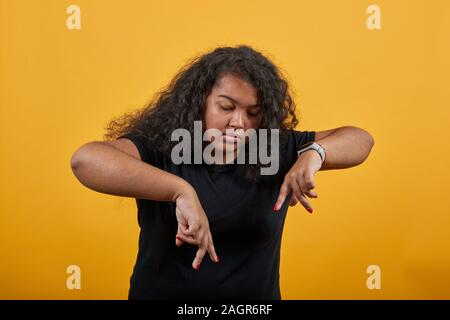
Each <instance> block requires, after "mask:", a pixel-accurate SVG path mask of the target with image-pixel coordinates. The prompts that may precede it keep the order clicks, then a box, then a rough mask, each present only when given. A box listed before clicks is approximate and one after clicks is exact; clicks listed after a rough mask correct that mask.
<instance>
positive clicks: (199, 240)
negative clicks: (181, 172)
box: [175, 186, 219, 270]
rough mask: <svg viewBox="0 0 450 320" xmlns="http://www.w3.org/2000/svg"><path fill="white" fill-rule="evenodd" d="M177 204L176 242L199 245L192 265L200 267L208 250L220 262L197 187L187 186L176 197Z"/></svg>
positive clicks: (212, 258)
mask: <svg viewBox="0 0 450 320" xmlns="http://www.w3.org/2000/svg"><path fill="white" fill-rule="evenodd" d="M175 204H176V209H175V212H176V216H177V221H178V230H177V234H176V239H175V244H176V245H177V246H181V245H182V244H183V243H184V242H187V243H189V244H192V245H196V246H198V250H197V254H196V255H195V259H194V261H193V262H192V267H193V268H194V269H196V270H198V269H199V268H200V264H201V262H202V259H203V257H204V256H205V253H206V251H208V253H209V257H210V258H211V260H212V261H214V262H219V257H218V256H217V254H216V251H215V249H214V244H213V240H212V235H211V231H210V230H209V222H208V217H207V216H206V213H205V211H204V210H203V208H202V205H201V204H200V200H199V199H198V196H197V193H196V192H195V189H194V188H192V187H191V186H189V187H185V188H184V189H183V191H181V192H180V193H179V194H178V196H177V197H176V200H175Z"/></svg>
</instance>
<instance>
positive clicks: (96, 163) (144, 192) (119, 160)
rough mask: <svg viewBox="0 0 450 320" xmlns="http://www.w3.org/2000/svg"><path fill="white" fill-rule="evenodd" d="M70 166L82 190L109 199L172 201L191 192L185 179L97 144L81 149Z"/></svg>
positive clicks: (92, 143)
mask: <svg viewBox="0 0 450 320" xmlns="http://www.w3.org/2000/svg"><path fill="white" fill-rule="evenodd" d="M71 165H72V170H73V172H74V174H75V176H76V177H77V178H78V180H79V181H80V182H81V183H82V184H83V185H84V186H86V187H87V188H90V189H92V190H95V191H98V192H101V193H107V194H111V195H117V196H124V197H133V198H139V199H148V200H156V201H175V199H176V197H177V196H178V195H179V193H180V192H183V191H185V190H188V189H189V188H191V187H190V185H189V183H188V182H187V181H185V180H184V179H182V178H180V177H178V176H176V175H173V174H171V173H168V172H166V171H164V170H161V169H159V168H156V167H154V166H151V165H149V164H147V163H145V162H143V161H140V160H138V159H136V158H133V157H132V156H130V155H128V154H126V153H125V152H122V151H120V150H117V149H116V148H113V147H111V146H108V145H105V144H101V143H100V142H91V143H88V144H86V145H84V146H82V147H81V148H80V149H79V150H77V152H76V153H75V154H74V156H73V157H72V161H71Z"/></svg>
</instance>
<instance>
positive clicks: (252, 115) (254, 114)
mask: <svg viewBox="0 0 450 320" xmlns="http://www.w3.org/2000/svg"><path fill="white" fill-rule="evenodd" d="M258 114H259V112H256V113H251V112H249V113H248V115H249V116H250V117H257V116H258Z"/></svg>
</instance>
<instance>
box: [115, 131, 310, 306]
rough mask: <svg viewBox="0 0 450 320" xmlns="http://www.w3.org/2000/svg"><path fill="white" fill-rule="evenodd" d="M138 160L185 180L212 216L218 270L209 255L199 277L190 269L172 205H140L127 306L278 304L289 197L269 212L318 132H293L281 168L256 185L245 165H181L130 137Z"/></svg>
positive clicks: (191, 253) (190, 250)
mask: <svg viewBox="0 0 450 320" xmlns="http://www.w3.org/2000/svg"><path fill="white" fill-rule="evenodd" d="M122 137H125V138H128V139H130V140H131V141H132V142H133V143H134V144H135V145H136V147H137V149H138V150H139V153H140V156H141V160H142V161H144V162H146V163H149V164H151V165H153V166H155V167H158V168H160V169H162V170H165V171H167V172H170V173H172V174H175V175H177V176H179V177H181V178H183V179H185V180H186V181H188V182H189V183H190V184H191V185H192V186H193V187H194V189H195V190H196V192H197V195H198V197H199V200H200V202H201V205H202V207H203V209H204V211H205V213H206V215H207V216H208V221H209V226H210V230H211V234H212V237H213V241H214V247H215V249H216V253H217V255H218V256H219V258H220V261H219V262H218V263H215V262H213V261H211V259H210V258H209V255H208V252H206V254H205V257H204V258H203V260H202V264H201V267H200V269H199V270H194V269H193V268H192V261H193V259H194V257H195V254H196V251H197V249H198V247H197V246H194V245H190V244H188V243H184V244H183V245H182V246H180V247H177V246H176V245H175V235H176V233H177V226H178V224H177V220H176V216H175V203H172V202H161V201H152V200H145V199H136V203H137V207H138V223H139V226H140V235H139V251H138V255H137V260H136V264H135V266H134V270H133V274H132V276H131V279H130V290H129V296H128V298H129V299H205V300H209V299H281V294H280V288H279V264H280V245H281V237H282V231H283V225H284V221H285V218H286V212H287V209H288V205H289V197H288V198H287V199H286V201H285V202H284V204H283V206H282V208H281V209H280V210H279V211H278V212H274V211H273V210H272V208H273V205H274V204H275V202H276V200H277V197H278V194H279V191H280V187H281V184H282V183H283V179H284V176H285V174H286V173H287V172H288V170H289V169H290V168H291V167H292V165H293V164H294V163H295V161H296V159H297V150H299V149H300V146H301V145H303V144H305V143H308V142H311V141H314V139H315V131H296V130H291V131H289V135H288V139H287V143H286V144H285V146H284V147H283V148H282V150H281V151H280V167H279V168H280V169H279V170H278V173H277V174H275V175H271V176H263V177H264V179H261V181H259V182H252V181H251V180H248V179H246V178H245V177H244V173H243V170H244V167H245V166H244V165H241V164H226V165H214V164H212V165H210V164H206V163H204V164H201V165H198V164H180V165H175V164H173V162H172V161H171V159H170V157H168V156H165V155H163V154H162V153H160V152H158V151H155V150H150V148H148V147H147V144H146V143H145V142H144V140H143V139H142V138H140V137H139V136H137V135H135V134H132V133H129V134H126V135H124V136H122Z"/></svg>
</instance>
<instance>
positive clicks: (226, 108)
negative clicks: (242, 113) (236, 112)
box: [220, 106, 233, 111]
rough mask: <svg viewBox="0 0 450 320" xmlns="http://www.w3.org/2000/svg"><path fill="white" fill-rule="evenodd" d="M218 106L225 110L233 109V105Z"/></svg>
mask: <svg viewBox="0 0 450 320" xmlns="http://www.w3.org/2000/svg"><path fill="white" fill-rule="evenodd" d="M220 108H222V110H225V111H230V110H233V107H224V106H220Z"/></svg>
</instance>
